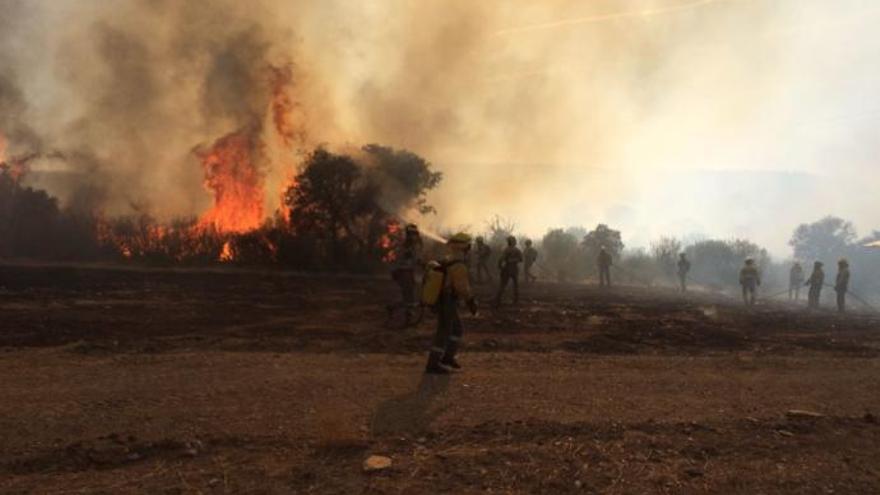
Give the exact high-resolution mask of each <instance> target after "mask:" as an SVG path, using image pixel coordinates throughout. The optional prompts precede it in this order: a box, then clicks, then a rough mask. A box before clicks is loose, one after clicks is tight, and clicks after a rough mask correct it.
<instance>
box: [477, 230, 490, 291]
mask: <svg viewBox="0 0 880 495" xmlns="http://www.w3.org/2000/svg"><path fill="white" fill-rule="evenodd" d="M476 248H477V249H476V251H477V253H476V255H477V256H476V258H477V283H478V284H481V283H483V282H485V281H486V280H487V279H488V281H489V282H491V281H492V273H491V272H490V271H489V258H491V257H492V248H490V247H489V245H488V244H486V242H485V241H483V238H482V237H477V246H476ZM483 276H485V277H486V278H483Z"/></svg>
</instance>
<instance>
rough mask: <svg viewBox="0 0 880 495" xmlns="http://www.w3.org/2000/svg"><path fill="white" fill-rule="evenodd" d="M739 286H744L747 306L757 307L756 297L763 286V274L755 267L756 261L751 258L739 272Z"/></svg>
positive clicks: (744, 297) (744, 299)
mask: <svg viewBox="0 0 880 495" xmlns="http://www.w3.org/2000/svg"><path fill="white" fill-rule="evenodd" d="M739 284H740V285H741V286H742V294H743V302H745V304H746V306H754V305H755V296H756V293H757V292H758V287H760V286H761V273H760V272H758V268H757V267H756V266H755V260H753V259H751V258H749V259H747V260H746V264H745V266H743V267H742V270H740V272H739Z"/></svg>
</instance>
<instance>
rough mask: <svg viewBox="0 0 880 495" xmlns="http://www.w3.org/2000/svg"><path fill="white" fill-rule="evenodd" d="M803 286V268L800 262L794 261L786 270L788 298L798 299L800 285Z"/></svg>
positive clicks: (799, 296) (791, 299)
mask: <svg viewBox="0 0 880 495" xmlns="http://www.w3.org/2000/svg"><path fill="white" fill-rule="evenodd" d="M803 286H804V269H803V267H802V266H801V264H800V263H798V262H795V264H794V265H792V267H791V271H790V272H788V299H789V300H790V301H798V300H800V298H801V287H803Z"/></svg>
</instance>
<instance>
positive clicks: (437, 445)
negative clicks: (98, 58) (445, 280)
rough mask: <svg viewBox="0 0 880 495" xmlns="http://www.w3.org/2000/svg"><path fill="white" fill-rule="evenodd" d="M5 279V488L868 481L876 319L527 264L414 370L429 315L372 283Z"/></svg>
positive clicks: (229, 273) (750, 485)
mask: <svg viewBox="0 0 880 495" xmlns="http://www.w3.org/2000/svg"><path fill="white" fill-rule="evenodd" d="M0 286H3V289H0V397H2V400H0V493H113V494H116V493H449V492H458V493H487V492H489V493H596V492H601V493H697V492H699V493H840V494H851V493H878V492H880V461H878V459H880V425H878V416H880V359H878V356H880V319H878V317H876V316H872V315H869V314H851V315H847V316H838V315H837V314H834V313H832V312H830V311H828V312H819V313H807V312H806V311H804V310H802V309H801V308H799V307H794V306H788V305H783V304H780V303H773V304H769V303H768V304H762V305H759V306H758V307H756V308H753V309H751V310H747V309H745V308H742V307H741V306H740V305H739V304H737V301H734V300H730V299H725V298H723V297H721V296H713V295H709V294H698V293H695V294H689V295H688V296H687V297H684V296H681V295H679V294H677V293H675V292H672V291H669V290H663V289H653V290H649V289H644V288H632V287H621V288H615V289H613V290H612V291H606V292H602V291H599V290H598V289H596V288H592V287H588V286H580V285H557V284H538V285H537V286H533V287H529V288H526V289H525V290H524V291H523V292H524V297H523V303H522V304H521V305H520V306H519V307H517V308H512V307H509V306H508V307H504V308H502V309H501V310H498V311H492V310H489V309H488V308H485V309H484V310H483V311H482V312H481V314H480V315H479V316H477V317H475V318H471V317H467V318H465V327H466V335H465V340H466V346H465V348H464V351H463V354H462V356H461V360H462V363H463V365H464V366H465V369H464V370H463V371H462V372H460V373H457V374H455V375H453V376H452V377H449V378H446V377H433V378H426V377H424V376H423V375H422V370H423V366H424V357H425V356H424V351H425V350H426V349H427V347H428V342H429V340H430V336H431V333H432V325H433V319H431V318H427V319H426V321H424V322H423V323H422V325H420V326H419V327H418V328H414V329H406V330H395V329H389V328H385V326H383V319H384V309H383V304H384V303H385V302H387V301H388V300H390V299H392V298H393V294H394V289H393V287H392V285H391V282H390V281H388V280H385V279H373V278H365V277H361V278H359V277H330V276H304V275H295V274H281V273H273V272H259V271H235V270H225V271H223V270H217V271H209V270H146V269H143V270H134V269H126V270H120V269H110V268H100V267H65V266H42V267H40V266H21V265H19V266H3V267H0ZM483 290H484V291H485V293H484V294H483V295H484V299H488V295H489V288H484V289H483ZM790 410H807V411H812V412H815V413H818V414H816V415H797V414H795V415H791V414H787V412H788V411H790ZM373 454H377V455H384V456H388V457H390V458H391V459H392V460H393V465H392V467H391V468H389V469H386V470H384V471H381V472H378V473H373V474H366V473H364V471H363V469H362V463H363V461H364V460H365V459H366V458H367V457H368V456H370V455H373Z"/></svg>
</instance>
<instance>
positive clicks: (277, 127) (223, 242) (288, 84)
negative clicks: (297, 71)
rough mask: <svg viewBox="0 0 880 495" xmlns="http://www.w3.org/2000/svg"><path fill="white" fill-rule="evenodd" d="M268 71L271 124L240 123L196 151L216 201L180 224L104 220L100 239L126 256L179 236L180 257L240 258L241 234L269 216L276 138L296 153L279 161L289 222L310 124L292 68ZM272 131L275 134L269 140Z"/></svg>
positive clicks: (269, 248) (263, 242)
mask: <svg viewBox="0 0 880 495" xmlns="http://www.w3.org/2000/svg"><path fill="white" fill-rule="evenodd" d="M267 75H268V82H269V84H270V87H271V95H272V97H271V101H270V102H269V106H268V108H267V109H266V112H267V118H266V120H265V122H266V125H264V126H249V127H245V128H243V129H239V130H237V131H235V132H232V133H229V134H227V135H226V136H223V137H221V138H219V139H217V140H216V141H215V142H214V143H212V144H211V145H210V146H201V147H198V148H196V150H195V152H194V154H195V156H196V158H198V160H199V162H200V164H201V166H202V170H203V172H204V177H205V180H204V186H205V188H206V189H207V190H208V191H210V192H211V193H212V195H213V203H212V205H211V207H210V208H209V209H208V210H207V211H206V212H204V213H203V214H202V215H201V216H200V217H199V219H198V222H197V223H196V224H194V225H192V226H190V227H188V228H185V229H177V230H175V229H171V228H166V227H161V226H155V225H154V226H150V227H146V228H142V229H140V230H139V231H138V232H136V233H135V234H132V233H130V232H123V233H119V232H113V231H112V230H111V229H110V228H109V227H108V225H107V224H106V222H99V223H100V225H99V228H98V237H99V239H101V240H102V242H103V243H105V244H108V245H110V246H112V247H113V248H114V249H115V250H116V251H117V252H118V253H119V254H121V255H122V256H123V257H126V258H131V257H134V256H143V254H144V253H145V252H156V250H160V251H161V250H162V248H163V247H164V246H165V245H167V244H169V243H170V240H171V239H172V238H174V239H175V241H176V242H174V243H173V244H175V245H176V248H177V251H176V252H175V253H167V252H166V253H165V254H170V255H172V257H175V258H177V259H179V260H180V259H183V258H186V257H188V256H193V255H194V254H198V253H203V252H205V251H211V250H213V251H214V253H219V254H216V255H215V256H216V259H217V260H218V261H221V262H232V261H235V260H236V259H237V257H238V256H239V252H240V249H239V246H238V244H237V240H236V239H235V236H238V235H244V234H249V233H253V232H256V231H258V230H259V229H260V228H261V227H262V226H263V224H264V222H265V220H266V218H267V212H266V208H265V199H266V191H265V179H266V178H265V174H264V167H265V166H266V165H267V164H266V161H267V155H268V154H267V153H266V149H267V146H268V143H269V142H270V141H271V142H272V143H275V144H276V148H277V147H280V148H281V149H280V150H279V151H280V152H279V153H277V155H279V156H283V157H290V158H284V159H282V160H283V163H276V164H274V165H275V166H276V167H279V169H280V170H287V171H288V177H289V178H288V181H287V183H286V184H284V185H283V187H282V189H283V191H282V194H281V195H279V196H280V197H281V199H282V201H280V202H279V207H278V212H279V214H280V216H281V217H282V218H283V219H284V221H285V222H287V223H289V222H290V216H291V214H292V212H290V211H289V209H288V208H287V206H286V205H285V204H284V202H283V197H284V192H286V191H287V190H288V189H289V188H290V187H293V186H294V185H295V179H294V177H295V176H296V173H295V168H296V162H295V161H294V160H295V159H294V158H293V156H294V153H293V151H294V147H295V146H296V145H297V143H301V142H303V140H304V139H305V129H304V127H302V124H301V122H300V120H302V119H300V118H298V116H297V115H296V111H297V110H298V106H297V104H296V103H295V101H294V99H293V98H292V97H291V89H292V79H293V74H292V70H291V68H290V67H269V68H268V71H267ZM269 137H273V138H275V139H274V140H269V139H268V138H269ZM254 237H255V238H256V239H257V241H256V244H257V245H259V246H262V248H263V249H264V251H266V252H267V253H269V255H270V256H273V257H274V255H275V253H276V252H277V247H276V246H275V245H274V244H273V243H272V242H271V241H270V240H269V239H268V238H266V237H265V236H262V235H259V233H257V235H255V236H254ZM165 250H166V251H167V249H165Z"/></svg>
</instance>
